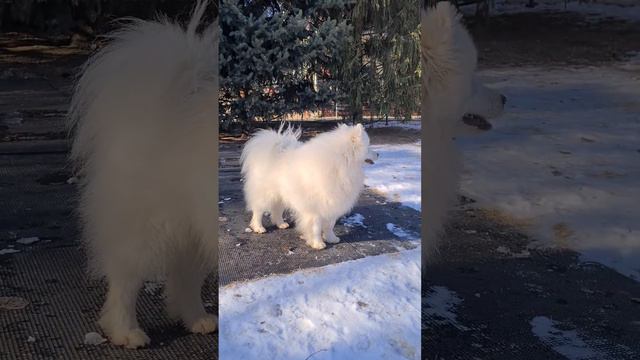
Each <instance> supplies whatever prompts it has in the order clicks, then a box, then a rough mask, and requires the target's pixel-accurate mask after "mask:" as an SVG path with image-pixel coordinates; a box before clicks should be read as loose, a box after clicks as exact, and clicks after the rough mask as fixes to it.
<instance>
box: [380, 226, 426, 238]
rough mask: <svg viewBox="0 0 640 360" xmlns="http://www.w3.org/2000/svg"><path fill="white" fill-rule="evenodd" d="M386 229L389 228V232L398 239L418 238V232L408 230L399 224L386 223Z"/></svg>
mask: <svg viewBox="0 0 640 360" xmlns="http://www.w3.org/2000/svg"><path fill="white" fill-rule="evenodd" d="M386 226H387V230H389V232H390V233H392V234H393V235H395V236H396V237H398V238H400V239H404V240H419V239H420V234H416V233H413V232H411V231H408V230H406V229H404V228H401V227H400V226H398V225H396V224H393V223H387V225H386Z"/></svg>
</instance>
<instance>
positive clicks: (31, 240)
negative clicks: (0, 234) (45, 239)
mask: <svg viewBox="0 0 640 360" xmlns="http://www.w3.org/2000/svg"><path fill="white" fill-rule="evenodd" d="M38 241H40V238H38V237H37V236H34V237H27V238H22V239H18V240H16V242H17V243H18V244H22V245H30V244H33V243H34V242H38Z"/></svg>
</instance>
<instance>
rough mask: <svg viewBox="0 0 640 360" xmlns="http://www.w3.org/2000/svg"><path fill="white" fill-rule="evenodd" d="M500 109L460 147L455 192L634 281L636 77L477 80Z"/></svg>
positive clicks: (492, 76)
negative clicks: (503, 103)
mask: <svg viewBox="0 0 640 360" xmlns="http://www.w3.org/2000/svg"><path fill="white" fill-rule="evenodd" d="M482 75H483V77H484V78H485V80H487V81H488V82H490V83H493V86H494V87H495V88H498V89H500V91H502V92H503V93H504V94H505V95H506V96H507V98H508V99H509V101H508V102H507V109H506V110H505V115H504V116H503V117H502V118H500V119H498V120H495V121H493V123H494V125H495V127H494V129H493V130H492V131H489V132H486V133H483V134H481V135H480V136H473V137H462V138H460V140H459V143H460V146H461V148H462V150H463V154H464V157H465V174H463V180H462V184H461V185H462V190H463V192H465V193H467V194H468V195H469V196H470V197H471V198H474V199H476V200H478V201H479V203H478V205H479V206H482V207H492V208H496V207H497V208H498V209H500V210H502V211H503V212H504V213H505V214H508V215H509V216H513V217H515V218H518V219H519V220H525V221H526V222H529V223H530V224H531V227H530V228H529V229H527V230H528V231H530V232H531V233H532V235H534V238H536V239H539V240H540V242H539V243H538V245H541V246H556V247H562V248H571V249H574V250H577V251H578V252H580V253H581V254H582V259H583V260H585V261H596V262H599V263H602V264H604V265H607V266H610V267H612V268H613V269H615V270H617V271H619V272H620V273H622V274H625V275H627V276H629V277H632V278H635V279H636V280H640V221H639V219H640V201H639V199H640V117H639V116H638V113H639V112H640V72H638V71H636V72H633V71H624V70H621V69H620V68H613V67H612V68H583V69H567V70H549V69H533V68H530V69H504V70H492V71H484V72H483V73H482Z"/></svg>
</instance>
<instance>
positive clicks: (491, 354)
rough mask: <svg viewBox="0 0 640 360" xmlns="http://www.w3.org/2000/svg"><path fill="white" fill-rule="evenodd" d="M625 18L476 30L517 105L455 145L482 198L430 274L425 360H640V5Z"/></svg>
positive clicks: (493, 79)
mask: <svg viewBox="0 0 640 360" xmlns="http://www.w3.org/2000/svg"><path fill="white" fill-rule="evenodd" d="M498 2H500V1H498ZM505 2H506V1H505ZM541 2H543V1H541ZM572 5H573V8H574V9H576V8H577V4H575V3H574V4H572ZM556 8H557V6H556ZM512 10H513V9H512ZM621 12H622V15H624V17H623V18H622V19H621V18H620V17H616V18H607V17H606V15H604V16H603V15H602V14H599V13H598V12H597V11H595V12H594V13H593V14H590V12H589V11H588V10H585V11H582V12H571V13H566V12H558V11H554V12H550V13H549V12H544V11H539V10H535V9H534V10H532V11H531V12H529V13H514V14H503V15H498V16H495V17H492V18H491V19H489V21H488V22H487V23H486V25H484V26H481V25H480V24H474V25H473V27H472V29H473V34H474V36H475V37H476V39H477V40H478V48H479V51H480V59H481V60H480V65H481V68H483V69H484V70H483V71H482V72H481V75H482V78H483V79H484V80H486V81H488V82H489V83H490V85H491V86H494V87H496V88H499V89H500V90H501V91H502V92H504V93H505V95H506V96H507V98H509V102H508V103H507V108H506V110H505V115H504V117H503V118H502V119H499V120H497V121H495V122H494V125H495V126H494V128H493V130H491V131H490V132H487V133H485V134H481V135H479V136H475V137H462V138H461V139H460V145H461V148H462V150H463V154H464V158H465V172H464V174H463V182H462V190H463V192H464V193H465V195H467V196H469V197H471V198H474V199H475V200H477V202H476V203H472V204H468V205H467V206H466V207H463V208H460V209H458V210H457V211H456V212H454V214H453V217H452V221H451V222H450V224H449V226H448V231H447V235H446V241H445V244H444V246H443V247H442V249H441V253H440V255H439V260H438V261H437V262H435V263H431V264H428V265H427V266H426V267H425V269H424V271H425V274H426V275H425V276H424V278H423V284H422V290H423V318H422V320H423V336H424V338H423V341H424V342H423V344H424V354H425V355H426V358H427V359H571V360H577V359H637V358H639V357H640V345H639V344H640V320H639V319H640V317H639V314H640V298H639V296H640V285H639V283H638V281H637V280H638V279H637V278H636V279H635V280H634V279H633V278H632V277H633V275H634V271H637V270H639V269H638V267H637V264H638V263H640V262H639V261H640V260H638V259H639V257H638V253H637V249H638V246H639V245H640V238H639V237H638V236H637V234H638V230H639V229H638V223H637V216H636V215H633V214H636V212H637V209H638V207H637V205H636V204H633V201H631V202H630V203H629V204H625V205H621V204H624V203H626V202H627V201H629V199H633V198H634V197H637V196H634V195H633V194H636V193H637V191H638V186H639V185H640V177H639V175H638V170H637V166H636V165H635V164H637V155H638V154H637V148H639V147H640V139H639V138H638V126H639V123H638V118H637V106H638V97H637V95H634V94H635V92H636V91H637V90H638V89H639V88H640V84H639V83H638V80H639V79H640V77H639V73H638V70H639V69H640V68H638V67H637V65H634V60H635V59H634V55H635V52H637V51H638V50H639V49H640V42H639V39H638V38H637V36H636V35H637V34H638V33H639V32H638V30H639V29H640V23H638V22H637V21H633V19H634V16H635V19H638V17H637V15H638V7H634V8H627V9H623V10H622V11H621ZM634 13H635V15H634ZM625 19H626V20H625ZM636 64H637V62H636ZM634 109H636V110H634ZM634 113H635V115H634ZM634 134H635V135H634ZM588 145H593V146H590V147H589V146H588ZM556 154H557V155H556ZM614 169H615V171H614ZM587 193H590V194H589V195H586V194H587ZM605 199H606V200H605ZM627 214H630V216H627ZM634 217H635V220H634ZM525 233H526V234H529V235H524V234H525ZM602 264H607V265H608V266H610V267H605V266H603V265H602ZM634 265H635V266H634ZM634 267H635V269H634ZM625 275H627V276H625Z"/></svg>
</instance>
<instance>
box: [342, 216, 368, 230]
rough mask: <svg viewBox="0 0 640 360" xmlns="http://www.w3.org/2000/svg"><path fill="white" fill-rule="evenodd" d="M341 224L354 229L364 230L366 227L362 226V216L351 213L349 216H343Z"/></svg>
mask: <svg viewBox="0 0 640 360" xmlns="http://www.w3.org/2000/svg"><path fill="white" fill-rule="evenodd" d="M342 224H343V225H344V226H346V227H350V228H354V227H362V228H366V227H367V225H365V224H364V216H363V215H362V214H359V213H353V214H351V215H350V216H345V217H344V218H343V219H342Z"/></svg>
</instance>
